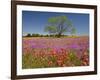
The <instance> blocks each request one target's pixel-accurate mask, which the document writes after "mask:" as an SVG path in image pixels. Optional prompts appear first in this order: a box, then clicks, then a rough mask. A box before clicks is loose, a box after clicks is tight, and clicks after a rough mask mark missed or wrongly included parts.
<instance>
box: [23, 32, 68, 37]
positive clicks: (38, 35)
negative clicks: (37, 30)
mask: <svg viewBox="0 0 100 80" xmlns="http://www.w3.org/2000/svg"><path fill="white" fill-rule="evenodd" d="M65 36H68V35H64V34H62V37H65ZM24 37H58V35H57V34H56V35H54V34H45V35H43V34H30V33H28V34H27V35H26V36H24Z"/></svg>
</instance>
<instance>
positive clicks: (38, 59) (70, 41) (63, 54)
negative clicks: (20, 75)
mask: <svg viewBox="0 0 100 80" xmlns="http://www.w3.org/2000/svg"><path fill="white" fill-rule="evenodd" d="M88 65H89V38H88V37H87V36H84V37H63V38H51V37H23V53H22V68H23V69H30V68H49V67H73V66H88Z"/></svg>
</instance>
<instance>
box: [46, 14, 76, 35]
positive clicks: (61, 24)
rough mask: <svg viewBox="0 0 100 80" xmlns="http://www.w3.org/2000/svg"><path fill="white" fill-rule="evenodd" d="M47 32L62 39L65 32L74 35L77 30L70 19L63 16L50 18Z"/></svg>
mask: <svg viewBox="0 0 100 80" xmlns="http://www.w3.org/2000/svg"><path fill="white" fill-rule="evenodd" d="M45 31H47V32H49V34H53V35H57V37H61V36H62V34H63V33H65V32H70V33H74V32H75V28H74V27H73V25H72V22H71V21H70V20H69V19H68V17H67V16H64V15H63V16H56V17H51V18H49V19H48V24H47V26H46V27H45Z"/></svg>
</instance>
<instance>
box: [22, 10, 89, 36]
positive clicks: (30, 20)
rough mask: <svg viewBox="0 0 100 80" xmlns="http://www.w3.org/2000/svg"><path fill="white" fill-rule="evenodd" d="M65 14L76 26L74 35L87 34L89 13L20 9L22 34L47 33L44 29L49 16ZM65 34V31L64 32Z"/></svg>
mask: <svg viewBox="0 0 100 80" xmlns="http://www.w3.org/2000/svg"><path fill="white" fill-rule="evenodd" d="M62 15H64V16H66V17H68V19H69V20H70V21H71V22H72V24H73V26H74V27H75V28H76V31H77V32H76V35H89V14H85V13H61V12H39V11H22V30H23V35H24V34H27V33H30V34H32V33H35V34H36V33H38V34H48V32H45V31H44V28H45V27H46V25H47V23H48V19H49V18H50V17H55V16H62ZM65 34H67V33H65Z"/></svg>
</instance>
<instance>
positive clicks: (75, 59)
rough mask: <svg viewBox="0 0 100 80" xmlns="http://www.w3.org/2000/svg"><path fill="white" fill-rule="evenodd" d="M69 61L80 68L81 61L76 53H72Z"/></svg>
mask: <svg viewBox="0 0 100 80" xmlns="http://www.w3.org/2000/svg"><path fill="white" fill-rule="evenodd" d="M69 59H70V62H71V63H72V64H74V65H75V66H80V65H81V60H80V59H79V58H78V57H77V56H76V55H75V53H74V52H71V53H70V54H69Z"/></svg>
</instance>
